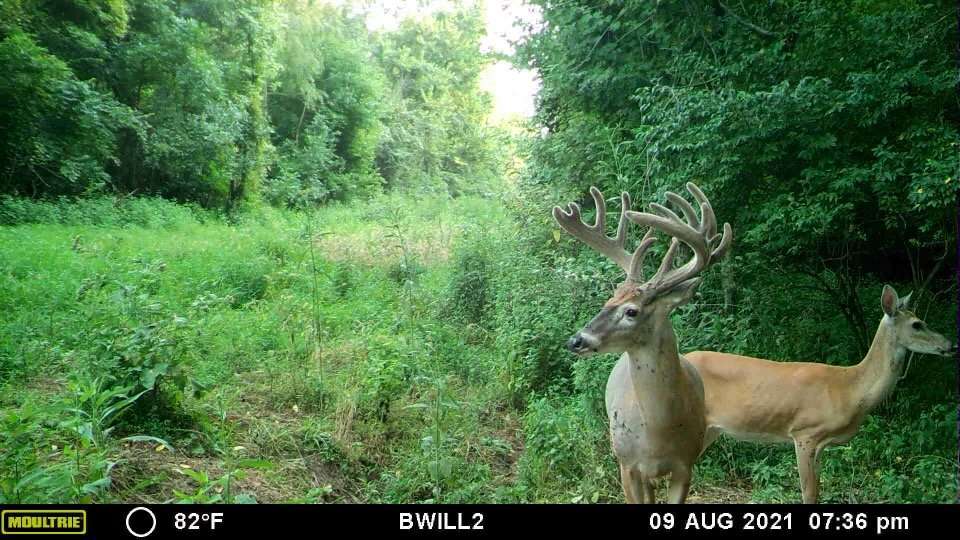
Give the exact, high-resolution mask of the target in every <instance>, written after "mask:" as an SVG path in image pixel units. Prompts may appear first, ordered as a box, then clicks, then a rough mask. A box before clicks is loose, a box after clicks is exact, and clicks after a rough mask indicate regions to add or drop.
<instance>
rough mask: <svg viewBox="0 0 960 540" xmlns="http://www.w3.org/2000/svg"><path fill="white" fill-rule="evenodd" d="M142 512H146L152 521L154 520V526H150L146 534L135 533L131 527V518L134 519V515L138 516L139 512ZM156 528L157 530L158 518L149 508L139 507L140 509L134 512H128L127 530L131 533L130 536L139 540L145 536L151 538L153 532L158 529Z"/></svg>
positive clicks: (135, 509)
mask: <svg viewBox="0 0 960 540" xmlns="http://www.w3.org/2000/svg"><path fill="white" fill-rule="evenodd" d="M141 510H142V511H144V512H146V513H147V514H149V515H150V519H151V520H153V524H152V525H150V530H149V531H147V532H145V533H138V532H135V531H134V530H133V528H132V527H131V526H130V518H131V517H133V515H134V514H136V513H137V512H139V511H141ZM156 528H157V516H156V515H154V513H153V512H152V511H150V509H149V508H147V507H146V506H138V507H136V508H134V509H133V510H131V511H129V512H127V530H128V531H130V534H132V535H134V536H136V537H137V538H143V537H145V536H150V535H151V534H153V530H154V529H156Z"/></svg>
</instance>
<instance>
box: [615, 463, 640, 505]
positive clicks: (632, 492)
mask: <svg viewBox="0 0 960 540" xmlns="http://www.w3.org/2000/svg"><path fill="white" fill-rule="evenodd" d="M620 484H621V485H622V486H623V495H624V497H626V498H627V503H628V504H640V503H642V502H644V501H643V498H642V494H641V493H640V492H639V490H638V489H637V488H639V487H640V474H639V473H638V472H637V471H635V470H633V468H632V467H629V466H627V465H624V464H623V463H620Z"/></svg>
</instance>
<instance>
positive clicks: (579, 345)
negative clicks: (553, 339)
mask: <svg viewBox="0 0 960 540" xmlns="http://www.w3.org/2000/svg"><path fill="white" fill-rule="evenodd" d="M567 349H568V350H570V351H572V352H577V351H579V350H580V349H583V336H581V335H580V334H579V333H577V334H574V336H573V337H572V338H570V339H568V340H567Z"/></svg>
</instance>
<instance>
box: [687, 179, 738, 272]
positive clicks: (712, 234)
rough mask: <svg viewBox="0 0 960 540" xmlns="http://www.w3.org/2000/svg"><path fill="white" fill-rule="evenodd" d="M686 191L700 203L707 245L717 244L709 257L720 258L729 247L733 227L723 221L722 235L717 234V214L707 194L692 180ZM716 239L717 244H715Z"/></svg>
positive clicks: (731, 240)
mask: <svg viewBox="0 0 960 540" xmlns="http://www.w3.org/2000/svg"><path fill="white" fill-rule="evenodd" d="M687 191H689V192H690V193H691V194H693V196H694V198H696V199H697V201H698V202H699V203H700V212H701V214H702V215H703V225H704V228H703V231H704V233H705V235H706V238H707V245H710V246H712V245H716V246H717V247H715V248H714V249H713V251H712V252H711V253H710V259H711V260H716V259H720V258H722V257H723V256H724V255H726V254H727V249H729V248H730V244H731V243H732V242H733V229H732V228H731V227H730V224H729V223H726V222H725V223H724V224H723V235H722V236H721V235H719V234H717V216H716V214H715V213H714V212H713V205H712V204H710V201H709V199H707V196H706V195H704V194H703V191H702V190H701V189H700V188H699V187H697V185H696V184H694V183H693V182H687ZM684 202H686V201H684ZM718 240H719V244H717V241H718Z"/></svg>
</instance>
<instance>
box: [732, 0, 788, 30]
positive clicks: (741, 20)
mask: <svg viewBox="0 0 960 540" xmlns="http://www.w3.org/2000/svg"><path fill="white" fill-rule="evenodd" d="M717 4H718V5H719V6H720V7H721V8H723V11H725V12H726V14H727V15H729V16H730V18H731V19H733V20H735V21H737V22H738V23H740V24H742V25H743V26H746V27H747V28H749V29H750V30H752V31H754V32H756V33H757V34H760V35H761V36H763V37H766V38H775V37H777V34H775V33H773V32H771V31H769V30H764V29H763V28H760V27H759V26H757V25H755V24H753V23H752V22H750V21H748V20H746V19H744V18H743V17H741V16H739V15H737V14H736V13H734V12H733V10H732V9H730V8H729V7H728V6H727V5H726V4H724V3H723V2H720V1H719V0H718V1H717Z"/></svg>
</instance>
